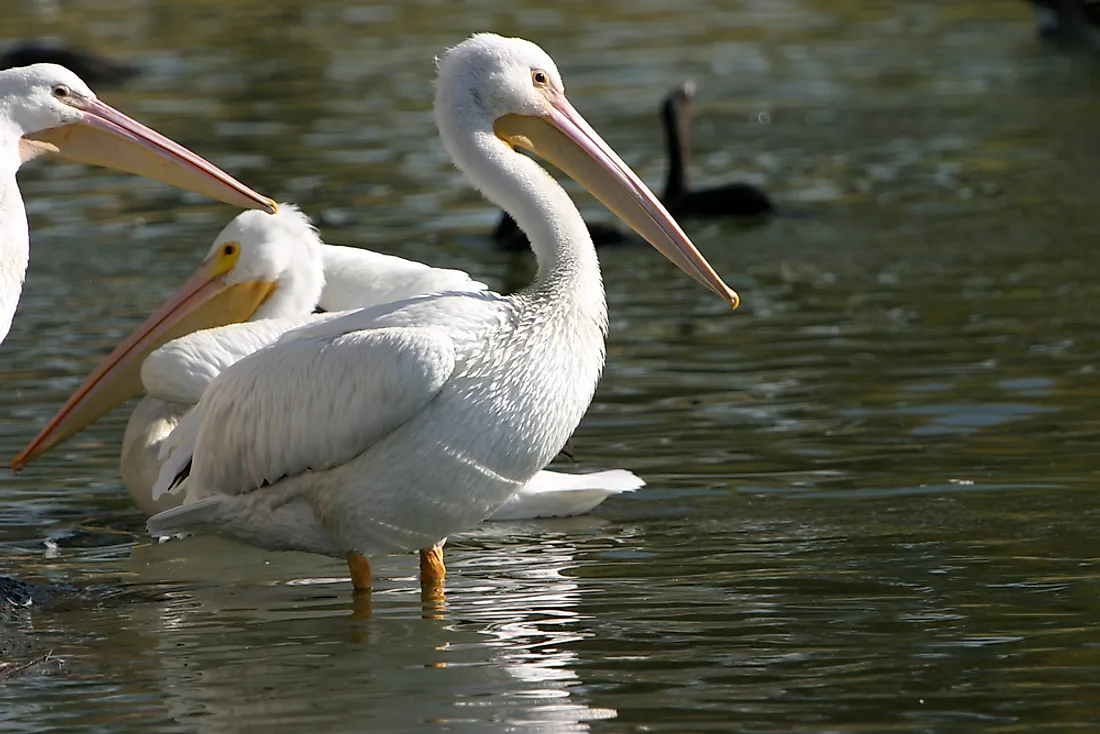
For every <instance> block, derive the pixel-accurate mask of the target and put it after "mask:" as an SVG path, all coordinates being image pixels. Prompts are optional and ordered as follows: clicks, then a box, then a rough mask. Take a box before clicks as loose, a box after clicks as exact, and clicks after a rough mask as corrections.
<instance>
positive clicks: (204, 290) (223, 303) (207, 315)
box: [11, 259, 278, 472]
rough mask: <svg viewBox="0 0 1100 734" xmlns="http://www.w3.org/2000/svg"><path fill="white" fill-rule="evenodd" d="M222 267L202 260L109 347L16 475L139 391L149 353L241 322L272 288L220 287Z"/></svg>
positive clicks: (17, 464)
mask: <svg viewBox="0 0 1100 734" xmlns="http://www.w3.org/2000/svg"><path fill="white" fill-rule="evenodd" d="M225 265H226V263H224V262H219V261H218V260H216V259H215V260H211V259H207V260H204V261H203V263H202V264H201V265H200V266H199V269H198V271H196V272H195V274H194V275H192V276H191V277H190V278H189V279H188V280H187V282H186V283H184V284H183V287H181V288H180V289H179V290H178V291H176V294H175V295H174V296H172V298H171V299H170V300H169V301H168V302H167V303H165V304H164V305H163V306H161V307H160V309H159V310H157V312H156V313H155V314H153V315H152V316H150V317H149V318H148V319H147V320H146V321H145V323H143V324H142V325H141V326H139V327H138V328H137V329H135V330H134V332H133V333H132V334H130V336H128V337H126V339H125V340H124V341H123V342H122V343H121V344H119V345H118V346H117V347H115V350H114V351H113V352H111V354H110V355H109V356H108V357H107V358H106V359H104V360H103V361H102V362H100V363H99V366H97V367H96V368H95V369H94V370H93V371H92V374H90V375H88V378H87V379H86V380H84V382H83V383H81V385H80V387H78V388H77V389H76V391H75V392H74V393H73V394H72V395H71V396H70V397H69V399H68V400H67V401H65V404H64V405H63V406H61V410H59V411H57V414H56V415H55V416H54V417H53V418H51V419H50V422H49V423H47V424H46V427H45V428H43V429H42V431H41V432H40V433H39V434H38V435H37V436H36V437H35V439H34V440H33V441H31V443H30V444H29V445H28V446H27V447H26V448H25V449H23V450H22V451H21V452H20V453H19V455H18V456H16V457H15V459H14V460H13V461H12V463H11V468H12V471H16V472H18V471H19V470H20V469H22V468H23V467H25V466H26V465H27V464H29V463H30V462H31V461H33V460H34V459H36V458H38V457H39V456H41V455H42V454H44V453H45V452H46V451H49V450H50V449H51V448H53V447H54V446H56V445H58V444H60V443H62V442H64V441H67V440H68V439H70V438H72V437H73V436H75V435H76V434H78V433H80V431H82V430H83V429H84V428H85V427H87V426H88V425H90V424H91V423H93V422H95V421H96V420H98V419H99V418H100V417H102V416H103V415H105V414H106V413H108V412H109V411H110V410H111V409H112V408H114V407H115V406H117V405H119V404H121V403H122V402H124V401H126V400H128V399H129V398H131V397H133V396H135V395H137V394H138V393H139V392H141V389H142V384H141V365H142V363H143V362H144V361H145V358H146V357H148V356H149V355H150V354H151V353H152V352H153V351H154V350H156V349H157V348H158V347H160V346H161V345H163V344H165V343H167V342H169V341H171V340H172V339H176V338H178V337H181V336H184V335H186V334H190V333H192V332H194V331H198V330H199V329H207V328H211V327H215V326H225V325H226V324H235V323H239V322H241V321H247V320H248V319H249V318H251V316H252V314H254V313H255V312H256V309H258V308H259V307H260V306H261V305H262V304H263V303H264V301H266V300H267V299H268V297H269V296H270V295H271V294H272V293H273V292H274V291H275V289H276V287H277V286H278V283H277V282H274V281H251V282H244V283H234V284H231V285H226V284H225V283H223V282H222V278H221V276H222V275H223V274H224V273H225V272H226V267H225Z"/></svg>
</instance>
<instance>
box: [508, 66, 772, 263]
mask: <svg viewBox="0 0 1100 734" xmlns="http://www.w3.org/2000/svg"><path fill="white" fill-rule="evenodd" d="M694 95H695V85H694V84H693V83H692V82H690V81H688V82H684V83H683V84H682V85H680V86H679V87H677V88H676V89H674V90H672V92H670V93H669V95H668V96H667V97H665V99H664V102H663V103H662V104H661V123H662V125H663V126H664V130H665V145H666V147H667V150H668V176H667V178H666V179H665V190H664V193H663V194H662V195H661V203H663V204H664V205H665V207H667V208H668V210H669V213H671V214H672V216H673V217H676V218H677V219H681V218H689V217H699V218H715V217H759V216H762V215H765V214H770V213H772V212H774V211H775V207H773V206H772V203H771V201H770V200H769V199H768V196H767V194H765V193H764V192H763V191H761V190H760V189H758V188H756V187H755V186H753V185H751V184H746V183H731V184H725V185H723V186H715V187H713V188H708V189H700V190H697V191H696V190H692V188H691V180H690V177H689V175H688V168H689V167H690V165H691V150H690V143H691V134H690V133H691V101H692V98H693V97H694ZM588 231H589V233H590V234H591V235H592V242H593V244H595V245H596V247H603V246H607V245H622V244H628V243H632V242H639V241H640V240H639V239H638V238H637V237H636V236H634V235H633V234H627V233H625V232H622V231H620V230H618V229H615V228H614V227H609V226H606V225H603V224H589V225H588ZM492 236H493V240H494V241H495V242H496V243H497V244H498V245H499V246H500V247H501V248H502V249H505V250H516V251H519V250H526V249H527V248H528V247H529V244H528V242H527V236H526V235H525V234H524V233H523V232H522V231H521V230H520V228H519V225H517V224H516V221H515V220H514V219H512V217H511V216H509V215H508V213H507V212H504V213H503V214H502V216H501V218H500V222H499V223H498V224H497V226H496V229H495V230H493V235H492Z"/></svg>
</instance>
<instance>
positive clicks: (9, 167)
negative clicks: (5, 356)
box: [0, 120, 30, 342]
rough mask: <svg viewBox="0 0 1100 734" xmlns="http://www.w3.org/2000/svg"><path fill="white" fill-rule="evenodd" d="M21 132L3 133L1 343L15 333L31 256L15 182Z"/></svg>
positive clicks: (24, 214)
mask: <svg viewBox="0 0 1100 734" xmlns="http://www.w3.org/2000/svg"><path fill="white" fill-rule="evenodd" d="M0 122H2V120H0ZM17 132H18V131H15V130H12V131H10V132H9V131H0V342H3V341H4V338H5V337H6V336H7V335H8V331H9V330H10V329H11V321H12V318H14V316H15V309H16V306H18V305H19V295H20V293H22V292H23V280H24V279H25V278H26V275H27V262H28V258H29V256H30V231H29V229H28V226H27V212H26V209H25V208H24V206H23V197H22V196H21V195H20V193H19V186H18V184H17V183H16V180H15V173H16V171H18V170H19V165H20V163H21V162H22V161H21V159H20V154H19V146H18V134H17Z"/></svg>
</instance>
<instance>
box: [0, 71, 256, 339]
mask: <svg viewBox="0 0 1100 734" xmlns="http://www.w3.org/2000/svg"><path fill="white" fill-rule="evenodd" d="M46 152H55V153H60V154H62V155H64V156H66V157H68V158H72V159H74V160H78V161H82V162H85V163H92V164H96V165H101V166H106V167H109V168H117V169H119V170H122V171H128V172H130V173H136V174H138V175H142V176H146V177H148V178H154V179H157V180H159V181H163V182H165V183H169V184H172V185H174V186H179V187H180V188H185V189H189V190H191V191H196V192H198V193H201V194H204V195H206V196H209V197H211V198H214V199H218V200H220V201H224V202H226V203H229V204H234V205H237V206H242V207H246V208H254V209H266V210H267V211H275V202H273V201H271V200H270V199H268V198H267V197H265V196H261V195H260V194H257V193H256V192H255V191H253V190H252V189H250V188H248V187H246V186H245V185H244V184H242V183H240V182H238V181H237V180H236V179H234V178H232V177H231V176H229V174H227V173H225V172H223V171H221V170H220V169H218V168H216V167H215V166H213V165H211V164H210V163H208V162H207V161H205V160H203V159H202V158H200V157H199V156H197V155H195V154H194V153H192V152H191V151H189V150H187V149H186V148H184V147H182V146H181V145H178V144H177V143H174V142H172V141H171V140H169V139H168V138H166V137H164V136H163V135H161V134H159V133H157V132H155V131H153V130H150V129H149V128H147V127H145V126H144V125H142V124H141V123H139V122H136V121H134V120H132V119H130V118H129V117H127V116H126V115H123V114H122V113H121V112H119V111H117V110H115V109H113V108H112V107H110V106H108V105H106V104H104V103H103V102H101V101H99V100H98V99H96V96H95V94H94V93H93V92H92V90H91V89H89V88H88V86H87V85H86V84H85V83H84V82H82V81H81V80H80V78H79V77H78V76H76V75H75V74H73V73H72V72H71V71H69V70H68V69H65V68H64V67H61V66H57V65H55V64H36V65H34V66H26V67H21V68H18V69H9V70H6V71H0V342H2V341H3V340H4V337H6V336H7V334H8V330H9V329H10V328H11V320H12V317H13V316H14V315H15V307H16V305H17V304H18V302H19V295H20V293H21V292H22V290H23V279H24V277H25V275H26V271H27V260H28V255H29V251H30V244H29V232H28V228H27V213H26V210H25V209H24V207H23V199H22V197H21V196H20V194H19V187H18V185H17V184H16V180H15V174H16V172H17V171H18V170H19V167H20V166H21V165H22V164H23V163H25V162H27V161H28V160H30V159H32V158H34V157H36V156H38V155H40V154H42V153H46Z"/></svg>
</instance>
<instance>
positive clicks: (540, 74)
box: [531, 69, 550, 87]
mask: <svg viewBox="0 0 1100 734" xmlns="http://www.w3.org/2000/svg"><path fill="white" fill-rule="evenodd" d="M531 82H532V83H534V85H535V86H536V87H545V86H547V85H549V84H550V75H549V74H547V73H546V72H545V71H543V70H542V69H532V71H531Z"/></svg>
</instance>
